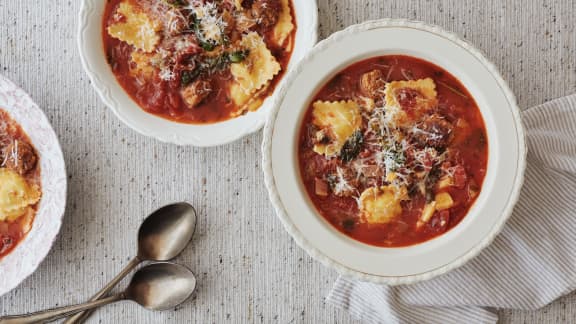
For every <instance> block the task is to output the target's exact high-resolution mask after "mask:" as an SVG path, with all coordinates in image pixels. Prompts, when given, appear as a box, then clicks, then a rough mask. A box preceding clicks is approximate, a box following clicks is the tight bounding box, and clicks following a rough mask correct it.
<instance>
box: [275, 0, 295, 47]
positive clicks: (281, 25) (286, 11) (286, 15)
mask: <svg viewBox="0 0 576 324" xmlns="http://www.w3.org/2000/svg"><path fill="white" fill-rule="evenodd" d="M288 1H289V0H280V4H281V6H282V11H281V12H280V15H279V17H278V22H277V23H276V26H274V31H273V38H274V43H275V44H276V45H278V46H282V45H284V42H286V39H288V37H289V36H290V33H291V32H292V30H293V29H294V24H293V23H292V14H291V13H290V4H289V3H288ZM290 46H291V44H290Z"/></svg>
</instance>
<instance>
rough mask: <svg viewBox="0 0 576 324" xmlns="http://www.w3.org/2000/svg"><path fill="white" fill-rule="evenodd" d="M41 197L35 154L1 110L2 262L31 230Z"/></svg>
mask: <svg viewBox="0 0 576 324" xmlns="http://www.w3.org/2000/svg"><path fill="white" fill-rule="evenodd" d="M41 195H42V193H41V190H40V165H39V163H38V155H37V154H36V150H35V149H34V147H33V146H32V144H31V142H30V139H29V138H28V136H27V135H26V133H24V131H23V130H22V128H20V126H19V125H18V124H17V123H16V122H15V121H14V120H13V119H11V118H10V116H9V115H8V113H6V112H5V111H3V110H2V109H0V258H1V257H3V256H5V255H6V254H8V253H10V252H11V251H12V250H13V249H14V248H15V247H16V245H18V243H19V242H20V241H21V240H22V239H23V238H24V237H25V236H26V234H27V233H28V232H29V231H30V229H31V228H32V221H33V220H34V216H35V214H36V209H37V206H38V203H39V201H40V197H41Z"/></svg>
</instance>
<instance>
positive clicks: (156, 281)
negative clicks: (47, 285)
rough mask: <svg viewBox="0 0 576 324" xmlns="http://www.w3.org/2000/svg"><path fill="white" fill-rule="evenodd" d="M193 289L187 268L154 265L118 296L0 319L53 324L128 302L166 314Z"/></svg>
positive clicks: (1, 322) (6, 323)
mask: <svg viewBox="0 0 576 324" xmlns="http://www.w3.org/2000/svg"><path fill="white" fill-rule="evenodd" d="M195 289H196V277H195V276H194V274H193V273H192V271H190V270H189V269H188V268H186V267H184V266H181V265H178V264H175V263H169V262H161V263H154V264H151V265H148V266H145V267H143V268H142V269H140V270H138V271H137V272H136V273H135V274H134V276H133V277H132V281H130V284H129V285H128V288H126V290H125V291H124V292H123V293H120V294H118V295H114V296H110V297H106V298H103V299H100V300H96V301H90V302H87V303H84V304H79V305H74V306H67V307H61V308H55V309H52V310H46V311H41V312H37V313H32V314H26V315H14V316H5V317H0V324H28V323H39V322H47V321H54V320H57V319H59V318H62V317H65V316H68V315H71V314H74V313H77V312H80V311H83V310H90V309H94V308H96V307H100V306H104V305H107V304H110V303H115V302H117V301H120V300H131V301H134V302H136V303H138V304H140V306H143V307H145V308H147V309H150V310H166V309H170V308H174V307H176V306H178V305H180V304H182V303H183V302H184V301H186V299H188V298H189V297H190V295H192V293H193V292H194V290H195Z"/></svg>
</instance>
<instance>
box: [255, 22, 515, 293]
mask: <svg viewBox="0 0 576 324" xmlns="http://www.w3.org/2000/svg"><path fill="white" fill-rule="evenodd" d="M383 28H388V29H390V28H398V29H401V28H410V29H414V30H417V31H423V32H427V33H432V34H434V35H437V36H440V37H442V38H444V39H446V40H447V41H450V42H453V43H454V44H455V45H458V46H459V47H461V48H463V49H464V50H465V51H466V52H468V54H470V55H472V57H473V58H474V59H476V60H478V61H479V62H480V66H482V67H483V68H485V69H486V70H487V72H488V73H489V74H490V76H491V77H492V78H494V80H495V81H496V82H495V84H496V85H497V86H498V87H499V88H500V89H501V91H502V93H501V94H502V96H503V98H505V100H506V102H507V107H508V108H509V113H510V116H509V117H510V119H511V120H512V122H513V123H514V126H515V133H514V135H515V137H516V140H517V143H516V145H517V147H516V148H515V149H517V151H516V153H517V156H516V157H517V163H516V165H515V169H514V170H515V174H514V176H513V177H511V180H510V187H511V190H510V193H509V198H508V199H507V200H506V201H505V203H503V209H502V210H503V212H502V213H501V215H498V216H496V219H495V221H494V223H493V224H492V225H491V227H490V229H489V232H488V233H487V235H486V236H485V237H483V239H482V240H480V241H478V242H475V244H476V245H475V246H474V247H473V248H470V249H469V250H467V251H464V252H462V253H461V254H460V256H459V257H458V258H455V259H453V260H451V261H450V262H446V263H445V264H442V265H440V266H438V267H435V268H433V269H428V270H427V271H423V272H419V273H410V274H407V275H401V274H395V275H377V274H374V273H369V272H365V271H359V270H357V269H355V266H351V265H350V264H344V262H342V260H340V261H337V260H335V259H334V258H331V257H328V256H327V255H326V254H325V253H323V252H321V251H320V250H319V248H318V247H317V246H315V245H314V244H311V243H310V239H309V238H308V237H305V235H303V233H302V230H301V229H299V228H297V226H296V225H295V223H294V219H293V214H294V213H296V212H295V211H293V210H294V208H295V206H294V205H292V204H291V205H290V209H291V211H288V210H287V209H286V208H285V206H284V202H283V198H284V200H288V199H286V197H289V196H290V195H295V194H296V193H293V192H290V193H286V192H282V190H285V189H286V188H279V187H278V186H277V181H278V179H276V178H275V174H274V168H273V164H274V153H273V141H275V137H274V134H275V133H276V131H277V130H276V123H275V121H276V117H277V115H278V114H279V110H280V108H281V106H282V104H283V101H284V98H285V96H286V94H287V92H289V91H290V87H291V86H292V83H293V82H294V81H295V79H297V78H298V76H299V74H301V73H303V72H302V70H303V69H304V67H306V68H310V66H307V64H308V63H309V62H310V61H314V57H315V56H316V55H321V54H320V53H322V52H323V51H325V50H326V49H329V48H330V47H331V46H337V45H334V44H337V43H338V42H340V41H342V40H345V39H346V37H349V36H350V35H356V34H359V33H367V32H370V31H372V30H375V29H383ZM350 37H353V36H350ZM451 72H452V71H451ZM308 86H311V85H308ZM480 88H482V87H480ZM475 99H477V98H476V97H475ZM296 110H298V109H296ZM519 111H520V110H519V108H518V106H517V104H516V100H515V97H514V95H513V94H512V92H511V91H510V89H509V88H508V86H507V84H506V82H505V81H504V80H503V78H502V77H501V75H500V74H499V72H498V71H497V69H496V67H495V66H494V65H493V64H492V63H491V62H489V61H488V60H487V59H486V58H485V56H484V55H482V53H481V52H480V51H479V50H477V49H476V48H474V47H473V46H472V45H470V44H469V43H467V42H465V41H463V40H461V39H460V38H459V37H458V36H456V35H455V34H453V33H450V32H447V31H444V30H443V29H441V28H440V27H438V26H433V25H429V24H426V23H422V22H416V21H411V20H398V19H383V20H376V21H368V22H365V23H362V24H359V25H354V26H351V27H348V28H347V29H345V30H343V31H340V32H337V33H335V34H333V35H332V36H330V37H329V38H328V39H326V40H323V41H321V42H320V43H318V45H317V46H316V47H315V48H314V49H313V50H312V51H311V52H310V53H309V54H308V55H307V56H306V57H305V58H304V59H303V60H301V62H300V63H299V64H298V66H297V67H296V68H295V69H294V70H293V71H292V72H291V73H290V74H289V75H288V76H287V78H286V83H285V85H284V86H283V87H282V89H281V91H280V92H279V94H278V96H277V97H276V101H275V105H274V110H273V111H272V113H271V114H270V116H269V119H268V122H267V124H266V127H265V130H264V140H263V143H262V152H263V161H262V163H263V169H264V175H265V183H266V187H267V189H268V191H269V196H270V199H271V201H272V204H273V205H274V208H275V210H276V213H277V215H278V216H279V217H280V219H281V221H282V223H283V225H284V227H285V228H286V230H287V231H288V232H289V233H290V234H291V236H292V237H293V238H294V240H295V241H296V243H297V244H298V245H300V246H301V247H302V248H303V249H304V250H306V251H307V252H308V254H310V255H311V256H312V257H313V258H315V259H317V260H318V261H320V262H321V263H323V264H324V265H326V266H329V267H331V268H334V269H336V270H337V271H338V272H340V273H341V274H343V275H346V276H349V277H353V278H357V279H360V280H364V281H372V282H377V283H385V284H390V285H397V284H410V283H414V282H417V281H421V280H427V279H430V278H432V277H435V276H438V275H440V274H443V273H446V272H448V271H450V270H452V269H454V268H456V267H459V266H461V265H463V264H464V263H466V262H467V261H468V260H470V259H472V258H473V257H474V256H476V255H477V254H479V253H480V251H481V250H482V249H483V248H485V247H486V246H488V245H489V244H490V243H491V242H492V241H493V239H494V238H495V237H496V235H497V234H498V233H499V232H500V230H501V229H502V227H503V225H504V223H505V221H506V220H507V219H508V217H509V216H510V214H511V212H512V208H513V206H514V205H515V203H516V201H517V199H518V196H519V192H520V188H521V186H522V183H523V174H524V169H525V160H526V144H525V139H524V130H523V126H522V122H521V119H520V113H519ZM299 113H300V112H299ZM283 116H284V117H285V116H286V114H283ZM491 116H492V115H491ZM489 117H490V116H489ZM485 119H486V116H485ZM290 123H291V121H290ZM486 123H487V128H488V127H492V126H490V125H488V124H489V123H490V121H488V120H486ZM494 127H496V126H494ZM280 128H282V127H280ZM495 130H497V131H500V130H501V129H499V128H496V129H495ZM280 131H281V133H282V135H286V132H285V131H283V130H280ZM498 134H499V133H498ZM495 136H496V135H494V137H495ZM278 137H280V135H279V136H278ZM489 137H491V135H490V133H489ZM492 142H494V140H493V139H492V140H491V142H490V143H491V145H492ZM283 144H286V143H284V142H283ZM499 149H501V148H499ZM490 153H491V154H492V153H493V152H492V147H491V152H490ZM286 154H288V153H286ZM292 155H294V154H292ZM283 157H284V158H285V159H286V157H287V155H286V156H283ZM287 163H292V164H294V162H293V161H292V162H287ZM490 163H496V164H495V166H498V168H499V166H500V165H501V164H503V163H502V162H499V161H496V162H490ZM498 168H496V169H498ZM489 169H490V168H489ZM497 171H498V170H496V171H494V172H497ZM490 172H491V171H490V170H489V171H488V173H490ZM276 176H277V174H276ZM487 177H488V175H487ZM485 185H486V183H485ZM484 192H486V190H483V192H482V193H481V197H482V195H484V196H487V197H488V198H490V197H491V196H490V195H489V194H484ZM296 195H302V193H299V194H296ZM492 196H493V195H492ZM488 198H486V199H488ZM480 199H481V198H479V200H480ZM293 202H294V201H291V203H293ZM298 208H300V207H298ZM479 208H483V206H480V207H479ZM298 212H304V210H300V209H299V210H298ZM291 213H292V215H291ZM465 220H466V218H465ZM474 221H475V222H479V221H477V220H474ZM463 222H465V221H463ZM471 222H472V221H471ZM458 226H460V225H458ZM318 228H320V227H318ZM453 231H454V230H452V231H450V232H448V233H447V234H445V235H443V236H449V235H451V233H452V232H453ZM336 235H337V234H336ZM443 236H441V237H443ZM452 236H454V235H452ZM335 241H336V240H335ZM434 241H436V240H434ZM438 241H440V240H438ZM352 244H353V243H351V244H348V245H352ZM425 244H428V242H427V243H425ZM425 244H422V246H424V245H425ZM433 244H435V243H430V244H429V245H433ZM415 250H417V249H415ZM379 251H382V250H379ZM395 251H401V250H399V249H398V250H395ZM374 253H376V252H374ZM386 253H388V252H386ZM393 253H396V252H391V254H393ZM401 253H403V252H398V254H401Z"/></svg>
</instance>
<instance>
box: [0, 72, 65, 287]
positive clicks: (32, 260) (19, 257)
mask: <svg viewBox="0 0 576 324" xmlns="http://www.w3.org/2000/svg"><path fill="white" fill-rule="evenodd" d="M0 109H4V110H5V111H7V112H8V114H9V115H10V117H12V118H13V119H14V120H15V121H16V122H17V123H18V124H20V126H21V127H22V129H23V130H24V131H25V132H26V134H28V137H29V138H30V140H31V141H32V144H33V145H34V147H35V148H36V151H37V152H38V155H39V156H40V174H41V182H42V199H41V200H40V205H39V206H38V211H37V212H36V216H35V218H34V222H33V223H32V229H31V230H30V232H29V233H28V234H27V235H26V236H25V237H24V239H23V240H22V241H21V242H20V243H19V244H18V245H17V246H16V248H15V249H14V250H13V251H12V252H11V253H10V254H8V255H6V256H5V257H4V258H2V259H0V296H1V295H4V294H5V293H7V292H9V291H10V290H12V289H14V288H15V287H16V286H18V285H19V284H20V283H21V282H22V281H23V280H24V279H26V277H28V276H29V275H30V274H32V273H33V272H34V271H35V270H36V269H37V268H38V266H39V265H40V262H42V260H44V258H45V257H46V255H48V252H49V251H50V249H51V247H52V244H53V243H54V240H55V239H56V237H57V236H58V232H59V231H60V226H61V224H62V217H63V216H64V208H65V206H66V168H65V165H64V157H63V156H62V149H61V148H60V143H59V142H58V138H57V137H56V134H55V133H54V130H53V129H52V126H50V122H49V121H48V119H47V118H46V116H45V115H44V113H43V112H42V110H40V108H38V106H36V104H35V103H34V102H33V101H32V99H30V97H29V96H28V95H27V94H26V93H25V92H24V90H22V89H20V88H19V87H18V86H16V85H15V84H14V83H12V82H11V81H10V80H8V79H6V78H5V77H3V76H2V75H0Z"/></svg>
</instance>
